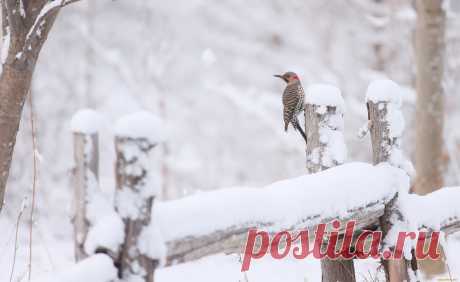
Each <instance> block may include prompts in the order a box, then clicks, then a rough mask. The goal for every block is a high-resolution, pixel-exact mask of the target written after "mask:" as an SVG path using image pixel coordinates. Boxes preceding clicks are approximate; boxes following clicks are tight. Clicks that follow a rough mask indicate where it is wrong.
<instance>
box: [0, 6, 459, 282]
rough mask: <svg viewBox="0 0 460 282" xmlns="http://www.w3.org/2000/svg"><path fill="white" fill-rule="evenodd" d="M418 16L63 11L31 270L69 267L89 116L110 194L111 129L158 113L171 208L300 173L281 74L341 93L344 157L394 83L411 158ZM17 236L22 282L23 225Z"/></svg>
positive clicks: (18, 155)
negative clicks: (371, 90) (379, 82)
mask: <svg viewBox="0 0 460 282" xmlns="http://www.w3.org/2000/svg"><path fill="white" fill-rule="evenodd" d="M445 3H446V4H445V5H446V11H447V18H446V37H445V40H446V42H445V43H446V55H445V58H446V62H445V63H446V65H445V75H444V90H445V100H446V106H445V129H444V133H445V136H444V137H445V138H444V140H445V144H444V145H445V146H444V148H445V152H444V158H443V160H445V163H444V165H445V170H444V172H445V175H444V179H445V186H453V185H459V184H460V173H459V172H460V130H459V127H458V124H460V110H459V107H460V98H459V95H460V2H459V1H456V0H452V1H445ZM415 19H416V13H415V10H414V7H413V3H412V1H409V0H387V1H365V0H329V1H323V0H309V1H305V0H289V1H286V0H252V1H243V0H232V1H210V0H187V1H180V0H171V1H157V0H149V1H143V0H138V1H121V0H117V1H106V0H99V1H90V0H89V1H82V2H80V3H76V4H74V5H72V6H70V7H67V8H65V9H63V11H62V12H61V14H60V15H59V17H58V20H57V22H56V24H55V26H54V28H53V30H52V32H51V33H50V36H49V39H48V41H47V42H46V44H45V47H44V49H43V51H42V54H41V55H40V58H39V62H38V66H37V69H36V72H35V77H34V81H33V86H32V95H33V99H34V104H35V115H36V121H37V130H38V132H37V134H38V136H37V139H38V151H39V154H40V163H39V174H38V177H39V183H38V194H37V195H38V198H37V210H36V212H35V216H36V218H35V225H36V229H35V230H36V233H37V235H36V236H35V237H36V240H35V241H34V246H35V247H34V248H35V251H34V258H33V260H34V268H35V269H37V272H40V271H43V272H44V271H49V270H52V269H54V268H58V267H59V266H60V265H63V264H68V263H72V261H73V245H72V226H71V223H70V214H71V212H70V211H71V202H72V190H71V185H70V171H71V169H72V167H73V163H72V157H73V155H72V154H73V153H72V134H71V131H70V126H69V125H70V119H71V117H72V115H73V114H74V113H75V112H76V111H77V110H79V109H81V108H87V107H88V108H92V109H96V110H98V111H100V112H102V113H103V114H104V115H105V117H106V120H105V121H106V126H105V129H104V131H103V134H102V137H101V140H100V142H101V143H100V144H101V150H102V151H101V154H102V156H101V157H102V160H101V161H102V164H103V165H102V166H101V178H102V186H103V187H102V188H103V189H104V191H106V192H107V193H108V194H110V191H112V190H113V161H114V146H113V142H112V132H111V125H112V124H113V122H114V121H115V120H116V119H117V118H119V117H120V116H122V115H125V114H127V113H131V112H134V111H137V110H139V109H146V110H149V111H151V112H153V113H155V114H156V115H158V116H160V117H161V118H162V119H163V120H164V122H165V125H166V128H167V135H168V138H167V142H166V143H165V144H164V145H162V146H161V148H159V149H157V150H156V152H155V154H156V156H155V157H156V159H157V161H156V162H155V164H153V165H154V166H156V169H157V170H158V172H159V175H160V176H161V177H160V179H161V183H162V184H161V185H162V191H163V195H162V198H163V199H164V200H168V199H175V198H179V197H183V196H184V195H187V194H190V193H195V192H197V191H200V190H211V189H217V188H222V187H230V186H241V185H245V186H246V185H253V186H261V185H265V184H268V183H271V182H273V181H276V180H280V179H284V178H288V177H293V176H298V175H301V174H304V173H305V151H304V145H303V141H302V139H301V138H300V136H298V135H297V134H295V133H294V132H292V131H290V132H288V133H287V134H285V133H284V130H283V121H282V104H281V93H282V90H283V88H284V85H282V83H281V81H279V80H277V79H275V78H274V77H273V74H277V73H282V72H284V71H288V70H289V71H295V72H297V73H298V74H299V76H300V78H301V80H302V82H303V84H304V88H306V86H307V85H308V84H310V83H318V82H326V83H331V84H334V85H337V86H338V87H339V88H340V89H341V91H342V95H343V96H344V98H345V101H346V107H347V111H346V114H345V134H346V141H347V146H348V160H349V161H351V160H353V161H369V160H370V157H371V147H370V142H369V140H368V139H369V138H365V139H363V140H360V139H358V138H357V132H358V129H359V128H360V127H361V126H362V125H363V124H365V123H366V121H367V111H366V107H365V103H364V96H365V91H366V88H367V85H368V83H369V82H370V81H371V80H373V79H376V78H383V77H386V78H390V79H392V80H394V81H396V82H398V83H399V84H400V85H402V86H403V87H404V90H405V96H404V105H403V111H404V114H405V118H406V122H407V125H406V131H405V135H404V144H403V147H404V149H405V153H406V154H407V155H408V156H409V157H410V158H412V159H414V154H415V146H414V144H415V143H414V138H415V125H414V119H415V117H414V113H415V90H414V89H415V64H414V60H415V58H414V32H415ZM29 115H30V109H29V106H28V105H26V108H25V110H24V115H23V121H22V122H21V128H20V132H19V135H18V141H17V147H16V150H15V155H14V162H13V167H12V170H11V175H10V179H9V181H10V184H9V187H10V188H9V189H8V191H7V195H6V198H7V199H8V201H7V203H6V205H5V208H4V210H3V211H2V215H1V216H0V224H1V226H5V227H6V228H5V229H3V230H2V232H0V269H2V271H0V272H3V274H0V280H1V281H6V279H7V278H6V277H7V276H5V275H8V274H9V271H7V270H8V269H10V262H11V256H12V253H13V249H14V244H13V242H14V233H15V226H16V220H17V216H18V212H19V210H20V205H21V202H22V201H23V199H24V195H29V196H30V193H31V179H32V177H33V176H32V173H33V171H32V154H31V152H32V144H31V128H30V123H29ZM371 188H372V187H370V189H371ZM63 215H66V216H63ZM23 221H24V225H25V223H26V218H24V220H23ZM19 231H20V232H19V238H20V241H19V242H20V244H19V249H18V258H17V261H18V266H17V267H18V271H17V272H18V273H17V275H18V279H21V277H22V278H23V276H24V274H25V271H26V251H27V248H26V245H27V243H26V242H27V228H25V227H24V228H23V229H20V230H19ZM3 270H5V271H3ZM21 271H22V273H21ZM21 275H22V276H21ZM3 276H5V280H3ZM18 281H20V280H18Z"/></svg>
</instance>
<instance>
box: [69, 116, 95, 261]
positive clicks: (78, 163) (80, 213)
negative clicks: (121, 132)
mask: <svg viewBox="0 0 460 282" xmlns="http://www.w3.org/2000/svg"><path fill="white" fill-rule="evenodd" d="M97 119H98V116H97V113H96V112H94V111H92V110H81V111H79V112H77V113H76V114H75V115H74V117H73V118H72V125H71V126H72V131H73V143H74V144H73V146H74V162H75V167H74V169H73V186H74V207H73V208H74V211H73V213H74V215H73V220H72V221H73V226H74V244H75V260H76V261H80V260H82V259H84V258H86V257H87V256H88V254H86V252H85V248H84V243H85V240H86V236H87V235H88V231H89V227H90V222H89V221H88V218H87V215H86V206H87V195H88V190H89V189H92V188H93V186H94V185H97V183H98V178H99V168H98V164H99V146H98V139H99V138H98V133H97V130H98V128H97V124H98V121H97Z"/></svg>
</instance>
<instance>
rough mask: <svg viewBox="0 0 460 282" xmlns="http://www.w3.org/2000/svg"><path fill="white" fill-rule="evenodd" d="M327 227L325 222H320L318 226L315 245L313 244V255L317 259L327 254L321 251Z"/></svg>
mask: <svg viewBox="0 0 460 282" xmlns="http://www.w3.org/2000/svg"><path fill="white" fill-rule="evenodd" d="M325 229H326V224H325V223H320V224H318V226H317V227H316V231H315V245H314V246H313V257H314V258H316V259H322V258H324V257H325V256H326V254H322V253H321V246H322V245H323V240H324V230H325Z"/></svg>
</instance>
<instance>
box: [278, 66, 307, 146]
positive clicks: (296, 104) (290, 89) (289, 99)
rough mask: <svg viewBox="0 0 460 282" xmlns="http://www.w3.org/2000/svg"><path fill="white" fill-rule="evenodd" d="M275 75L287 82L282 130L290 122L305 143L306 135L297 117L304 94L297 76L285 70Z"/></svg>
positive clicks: (302, 109)
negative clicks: (281, 73)
mask: <svg viewBox="0 0 460 282" xmlns="http://www.w3.org/2000/svg"><path fill="white" fill-rule="evenodd" d="M275 77H279V78H281V79H282V80H284V81H285V82H286V83H287V85H286V88H285V89H284V92H283V117H284V131H287V130H288V126H289V123H290V124H292V126H293V127H294V129H295V130H297V131H299V132H300V134H301V135H302V137H303V139H304V140H305V143H307V136H306V135H305V132H304V131H303V129H302V127H301V126H300V124H299V119H298V118H297V116H298V115H299V114H300V113H301V112H303V111H304V96H305V94H304V91H303V88H302V84H301V83H300V80H299V77H298V76H297V74H296V73H294V72H286V73H285V74H283V75H279V74H277V75H275Z"/></svg>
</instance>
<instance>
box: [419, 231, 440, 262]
mask: <svg viewBox="0 0 460 282" xmlns="http://www.w3.org/2000/svg"><path fill="white" fill-rule="evenodd" d="M425 240H426V232H419V235H418V240H417V246H416V247H415V257H416V258H417V259H425V258H426V257H428V256H429V257H430V258H431V259H438V258H439V257H440V256H441V254H440V253H438V252H437V251H438V244H439V232H438V231H435V232H432V233H431V239H430V246H429V247H428V252H427V253H426V254H425V253H424V252H423V249H424V246H425Z"/></svg>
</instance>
